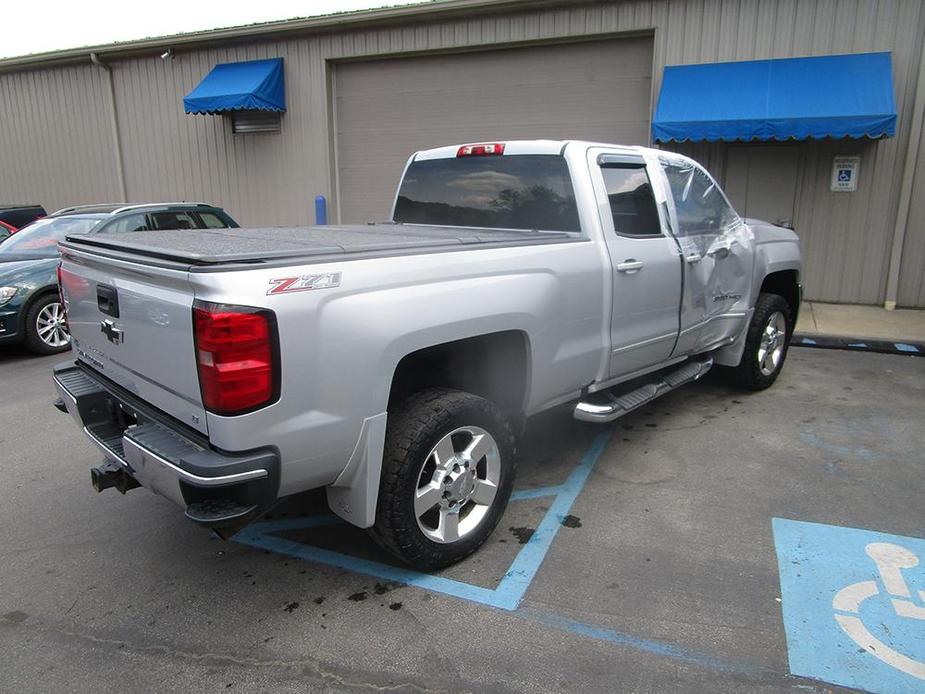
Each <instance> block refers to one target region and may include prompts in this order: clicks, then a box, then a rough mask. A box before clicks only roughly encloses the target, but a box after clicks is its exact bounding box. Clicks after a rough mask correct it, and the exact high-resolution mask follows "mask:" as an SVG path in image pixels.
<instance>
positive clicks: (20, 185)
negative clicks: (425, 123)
mask: <svg viewBox="0 0 925 694" xmlns="http://www.w3.org/2000/svg"><path fill="white" fill-rule="evenodd" d="M653 29H654V30H655V55H654V71H653V100H654V98H655V96H656V95H657V93H658V88H659V86H660V78H661V72H662V67H663V66H664V65H666V64H678V63H695V62H711V61H716V60H744V59H750V58H768V57H788V56H803V55H823V54H831V53H846V52H863V51H891V52H892V53H893V62H894V78H895V87H896V100H897V107H898V109H899V132H898V136H897V137H896V138H893V139H890V140H885V141H882V142H880V143H877V144H869V143H868V144H864V143H848V142H821V143H814V144H811V145H809V146H807V147H806V157H807V160H806V162H805V163H806V166H805V169H806V172H807V174H808V173H809V172H816V174H815V178H812V177H811V176H809V175H805V176H804V181H806V182H807V184H806V185H805V186H804V189H803V191H802V194H801V198H800V203H799V212H798V215H797V217H796V220H795V222H796V225H797V227H798V229H799V230H800V232H801V234H802V236H803V238H804V243H805V248H806V256H807V271H806V291H807V296H808V297H810V298H814V299H823V300H832V301H849V302H859V303H879V302H881V301H882V300H883V298H884V293H885V283H886V270H887V262H888V255H889V247H890V241H891V236H892V229H893V223H894V220H895V212H896V205H897V196H898V191H899V181H900V176H901V172H902V166H903V160H904V155H905V148H906V142H907V138H908V128H909V121H910V117H909V116H910V110H911V108H912V101H913V99H912V89H913V88H914V84H915V79H916V77H917V75H916V74H915V73H916V70H917V69H918V57H919V55H920V51H921V42H922V38H923V36H925V3H922V2H921V1H920V0H817V1H814V0H779V1H777V2H773V1H770V0H636V1H624V2H600V3H594V4H589V5H583V4H576V3H563V6H562V7H561V8H559V9H543V10H537V11H518V12H513V13H510V14H494V13H484V12H483V13H480V15H479V16H474V17H471V18H462V19H443V20H440V21H424V20H421V21H419V22H408V23H406V24H403V25H400V26H397V25H392V26H388V27H383V28H381V29H363V30H345V31H342V32H331V33H327V34H317V35H313V36H309V37H305V38H301V39H300V38H292V39H290V40H280V41H261V42H259V43H254V44H250V45H236V46H230V47H222V48H215V49H213V50H200V51H189V52H180V51H178V52H177V55H176V56H175V57H174V58H173V59H172V60H168V61H161V60H160V59H159V58H157V56H151V57H143V58H137V59H132V60H126V61H122V62H118V63H116V64H115V65H114V71H115V72H114V75H115V80H116V92H117V97H116V98H117V105H118V108H119V118H120V121H119V122H120V126H121V128H122V140H123V144H124V148H125V167H126V174H127V183H128V186H127V187H128V194H129V197H130V199H132V200H142V199H144V200H150V199H155V198H178V197H179V198H186V199H191V198H205V199H207V200H209V201H214V202H217V203H219V204H222V205H224V206H226V207H227V208H228V209H229V210H230V211H231V212H232V213H233V214H235V215H236V216H237V217H238V218H239V219H240V220H241V221H242V222H243V223H246V224H256V223H269V224H288V223H298V222H305V221H308V220H309V219H310V213H309V209H310V207H311V200H312V197H313V196H314V195H316V194H319V193H320V194H326V195H329V196H330V195H331V192H332V189H333V187H334V186H333V184H332V182H331V179H332V176H333V173H332V172H333V170H334V166H333V162H332V139H331V132H330V129H329V123H328V120H329V102H328V64H327V62H326V61H336V60H340V59H345V58H354V57H371V56H377V55H398V54H403V53H408V52H433V51H455V50H465V49H471V48H474V47H478V46H484V45H489V46H490V45H497V44H516V43H520V42H544V41H556V40H559V39H569V38H575V37H581V36H586V35H614V34H620V33H625V32H640V31H650V30H653ZM273 56H282V57H283V58H285V60H286V89H287V98H288V101H289V112H288V113H287V114H286V115H285V116H284V117H283V125H282V127H283V130H282V133H281V134H279V135H232V134H231V133H230V128H229V125H228V123H226V122H225V120H224V119H223V118H220V117H213V116H186V115H184V114H183V112H182V101H181V98H182V96H183V94H185V93H186V92H187V91H188V90H189V89H191V88H192V87H193V86H195V84H196V82H197V81H198V80H199V79H200V78H201V77H202V76H203V75H205V73H206V72H208V70H209V69H210V68H211V67H212V65H213V64H214V63H215V62H221V61H228V60H243V59H249V58H258V57H273ZM542 67H543V66H542V65H538V66H537V69H538V70H542ZM601 69H604V70H606V69H607V66H601ZM94 71H95V72H94ZM448 79H451V76H448ZM102 80H103V75H102V74H101V71H100V70H99V69H98V68H93V67H90V66H87V67H86V68H67V69H57V70H46V71H33V72H29V73H22V74H17V75H0V86H2V89H3V96H2V99H0V122H2V123H4V124H5V123H9V122H14V123H15V124H16V125H15V128H7V127H2V128H0V131H2V132H0V145H2V147H3V149H2V152H3V155H2V156H3V162H4V164H7V162H8V161H9V160H10V159H11V157H10V155H8V154H7V153H8V152H11V153H13V152H15V162H14V163H15V165H16V166H17V167H19V169H20V170H19V171H17V173H16V174H15V175H14V174H11V173H10V172H9V169H10V168H11V167H10V165H9V164H7V165H6V166H3V167H0V168H2V169H4V170H0V185H2V186H3V187H2V188H0V190H2V191H3V195H15V196H17V197H20V196H25V197H26V198H30V199H37V200H39V201H41V202H44V203H46V204H49V205H50V206H56V205H58V204H63V203H71V202H83V201H88V200H89V201H96V200H98V199H101V198H111V197H113V195H114V194H115V190H116V189H117V186H116V182H115V178H114V177H115V174H114V171H113V165H112V164H111V162H112V155H111V152H110V149H109V148H110V141H109V138H108V115H107V111H106V110H105V108H104V105H105V104H106V101H105V98H104V93H103V91H102V85H103V84H104V83H103V81H102ZM52 85H56V86H52ZM36 124H38V127H36ZM68 133H70V134H68ZM43 136H45V137H48V138H50V139H51V142H52V143H53V147H52V148H50V147H48V146H47V145H44V144H42V145H39V140H40V139H41V138H42V137H43ZM27 143H31V147H30V146H29V144H27ZM68 148H70V149H68ZM857 148H860V149H861V155H862V156H863V157H864V159H863V161H862V172H861V185H860V187H859V190H858V192H857V193H853V194H850V195H845V194H841V195H838V194H835V193H829V192H827V189H826V188H825V186H824V183H825V182H826V181H827V178H828V175H827V170H828V167H829V166H830V163H831V157H832V156H833V155H835V154H842V153H851V152H853V151H855V150H856V149H857ZM30 149H33V150H35V152H33V153H32V154H33V156H34V157H35V158H34V159H32V158H30V157H28V156H26V155H28V154H30V152H29V151H28V150H30ZM679 149H684V150H685V151H687V152H691V153H693V154H694V156H695V157H697V158H699V159H701V160H702V161H704V163H705V164H707V165H708V166H710V167H711V168H713V169H714V170H715V169H716V166H720V167H722V162H723V161H724V156H723V154H724V153H723V151H722V148H721V147H720V148H717V147H702V146H695V147H687V146H686V147H681V148H679ZM49 150H51V151H49ZM68 151H71V152H73V154H66V153H67V152H68ZM58 152H60V155H59V154H57V153H58ZM37 153H38V154H37ZM65 160H66V161H65ZM87 161H90V162H91V164H90V165H89V166H85V165H84V164H85V163H86V162H87ZM823 173H825V174H826V175H824V176H823V175H822V174H823ZM811 178H812V182H811V183H810V179H811ZM8 191H9V192H8ZM913 212H914V214H913V215H912V216H911V217H910V226H909V232H908V237H907V241H906V244H907V246H908V247H910V248H917V246H916V244H918V243H920V238H919V237H920V235H921V234H925V221H923V214H925V210H923V209H922V207H921V205H919V206H917V207H916V208H915V209H914V211H913ZM911 237H914V238H911ZM907 275H908V273H907ZM905 286H906V284H904V287H905ZM908 291H909V290H908V289H907V290H906V293H905V294H904V296H909V294H908ZM904 302H906V303H908V301H907V300H905V299H904ZM915 302H917V303H918V304H919V305H921V304H922V302H921V301H920V299H919V298H916V299H915Z"/></svg>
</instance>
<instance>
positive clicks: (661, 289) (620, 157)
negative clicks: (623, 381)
mask: <svg viewBox="0 0 925 694" xmlns="http://www.w3.org/2000/svg"><path fill="white" fill-rule="evenodd" d="M589 165H590V166H591V170H592V173H593V176H592V178H593V180H594V187H595V193H596V196H597V200H598V209H599V210H600V216H601V225H602V227H603V232H604V238H605V243H606V246H607V252H608V254H609V256H610V262H611V277H612V284H611V289H612V293H613V310H612V313H611V321H610V334H611V356H610V376H611V377H614V378H616V377H620V376H628V375H630V374H633V373H636V372H638V371H642V370H645V369H647V368H649V367H652V366H655V365H658V364H661V363H663V362H664V361H665V360H667V359H668V358H669V356H670V355H671V352H672V349H673V348H674V344H675V340H676V339H677V336H678V302H679V299H680V296H681V259H680V257H679V255H678V247H677V244H676V243H675V241H674V239H673V238H672V237H671V235H670V233H669V231H668V228H667V224H666V222H667V220H666V219H665V218H664V214H663V213H660V210H659V205H658V204H657V202H656V197H655V193H654V191H653V186H652V183H651V181H650V179H649V173H648V171H647V169H646V163H645V161H644V160H643V159H642V157H640V156H639V155H637V154H631V155H630V154H622V153H615V152H614V153H608V152H607V151H606V150H593V151H592V152H591V154H590V160H589ZM662 195H663V194H662ZM662 208H663V209H664V205H663V206H662Z"/></svg>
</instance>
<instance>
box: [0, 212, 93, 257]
mask: <svg viewBox="0 0 925 694" xmlns="http://www.w3.org/2000/svg"><path fill="white" fill-rule="evenodd" d="M101 219H103V217H102V216H101V217H51V218H49V217H46V218H45V219H39V220H37V221H35V222H32V224H30V225H28V226H26V227H23V228H22V229H20V230H19V231H17V232H16V233H15V234H13V235H12V236H11V237H10V238H8V239H7V240H6V241H4V242H3V244H2V245H0V254H4V255H6V254H10V255H29V256H34V257H36V258H54V257H55V256H57V255H58V241H61V240H63V239H64V237H65V236H67V235H69V234H86V233H87V232H88V231H90V230H91V229H92V228H93V227H95V226H96V225H97V224H99V223H100V220H101Z"/></svg>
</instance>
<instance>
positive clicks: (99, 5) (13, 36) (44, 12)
mask: <svg viewBox="0 0 925 694" xmlns="http://www.w3.org/2000/svg"><path fill="white" fill-rule="evenodd" d="M426 1H428V0H260V1H259V2H255V3H253V4H251V3H249V2H235V1H234V0H231V2H229V0H150V1H147V2H145V1H142V2H138V1H133V0H31V2H30V1H25V2H23V1H22V0H18V1H11V2H4V3H3V33H2V36H0V57H2V58H8V57H12V56H19V55H25V54H27V53H44V52H45V51H54V50H59V49H62V48H78V47H80V46H92V45H96V44H101V43H114V42H116V41H130V40H132V39H141V38H145V37H148V36H164V35H167V34H180V33H184V32H189V31H200V30H202V29H217V28H219V27H230V26H237V25H240V24H252V23H254V22H269V21H273V20H278V19H290V18H292V17H313V16H317V15H323V14H330V13H332V12H344V11H350V10H362V9H367V8H371V7H382V6H384V5H409V4H412V3H418V2H426Z"/></svg>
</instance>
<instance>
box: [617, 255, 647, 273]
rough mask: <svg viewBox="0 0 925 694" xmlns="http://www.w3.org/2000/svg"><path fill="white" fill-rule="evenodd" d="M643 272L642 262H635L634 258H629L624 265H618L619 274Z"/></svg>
mask: <svg viewBox="0 0 925 694" xmlns="http://www.w3.org/2000/svg"><path fill="white" fill-rule="evenodd" d="M640 270H642V261H641V260H635V259H634V258H627V259H626V260H624V261H623V262H622V263H617V271H618V272H628V273H633V272H639V271H640Z"/></svg>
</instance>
